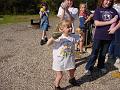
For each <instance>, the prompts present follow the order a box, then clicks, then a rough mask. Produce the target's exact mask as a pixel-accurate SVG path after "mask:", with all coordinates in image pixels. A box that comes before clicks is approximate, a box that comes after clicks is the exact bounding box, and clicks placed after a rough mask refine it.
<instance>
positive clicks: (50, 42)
mask: <svg viewBox="0 0 120 90" xmlns="http://www.w3.org/2000/svg"><path fill="white" fill-rule="evenodd" d="M54 41H55V39H54V38H53V37H51V38H50V39H48V41H47V46H50V45H52V44H53V43H54Z"/></svg>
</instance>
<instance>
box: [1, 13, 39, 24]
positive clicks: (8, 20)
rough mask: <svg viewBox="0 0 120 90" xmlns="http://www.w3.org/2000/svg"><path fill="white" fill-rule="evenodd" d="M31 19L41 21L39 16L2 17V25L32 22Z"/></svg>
mask: <svg viewBox="0 0 120 90" xmlns="http://www.w3.org/2000/svg"><path fill="white" fill-rule="evenodd" d="M31 19H39V15H4V16H1V17H0V24H8V23H19V22H30V20H31Z"/></svg>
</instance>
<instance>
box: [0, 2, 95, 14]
mask: <svg viewBox="0 0 120 90" xmlns="http://www.w3.org/2000/svg"><path fill="white" fill-rule="evenodd" d="M62 1H63V0H0V15H5V14H9V15H18V14H38V13H39V8H40V2H46V3H47V4H48V7H49V9H50V12H51V13H52V14H56V13H57V11H58V8H59V6H60V3H61V2H62ZM74 1H75V2H74V6H75V7H79V4H80V3H81V2H86V1H87V3H88V8H89V9H95V7H96V6H95V5H96V2H97V0H74Z"/></svg>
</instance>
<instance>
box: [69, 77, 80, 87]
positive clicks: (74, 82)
mask: <svg viewBox="0 0 120 90" xmlns="http://www.w3.org/2000/svg"><path fill="white" fill-rule="evenodd" d="M69 83H70V84H71V85H73V86H79V83H78V82H77V81H76V80H75V77H74V78H72V79H69Z"/></svg>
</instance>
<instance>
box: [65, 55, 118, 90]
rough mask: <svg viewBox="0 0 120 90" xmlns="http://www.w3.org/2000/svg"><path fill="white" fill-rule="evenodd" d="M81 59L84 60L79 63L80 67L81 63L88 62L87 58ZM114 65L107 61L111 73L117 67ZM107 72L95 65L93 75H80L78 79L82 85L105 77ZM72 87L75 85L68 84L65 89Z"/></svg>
mask: <svg viewBox="0 0 120 90" xmlns="http://www.w3.org/2000/svg"><path fill="white" fill-rule="evenodd" d="M86 58H88V57H86ZM80 60H82V62H80V63H79V64H78V65H77V67H78V66H79V65H81V64H83V63H85V62H86V60H85V58H83V59H80ZM78 61H79V60H78ZM113 65H114V64H112V63H106V68H107V70H108V71H107V73H109V72H110V71H113V70H116V68H115V67H114V66H113ZM107 73H104V74H103V73H102V72H101V71H100V70H99V69H98V68H97V67H95V68H94V69H93V72H92V75H90V76H87V75H83V76H82V77H80V78H79V79H78V80H77V81H78V83H79V85H81V84H84V83H86V82H92V81H94V80H97V79H99V78H101V77H103V76H104V75H106V74H107ZM72 87H74V86H72V85H68V86H66V87H64V89H63V90H67V89H70V88H72ZM79 87H80V86H79Z"/></svg>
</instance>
